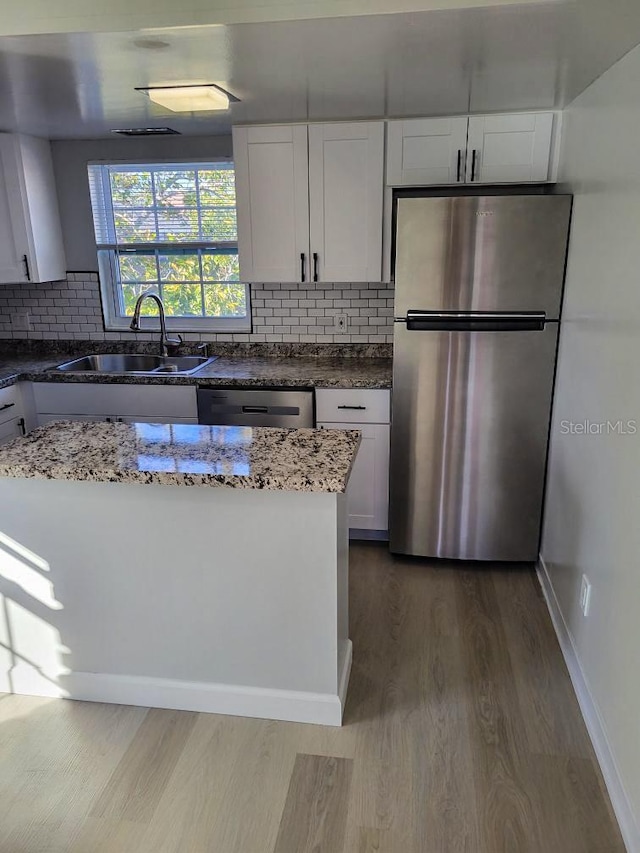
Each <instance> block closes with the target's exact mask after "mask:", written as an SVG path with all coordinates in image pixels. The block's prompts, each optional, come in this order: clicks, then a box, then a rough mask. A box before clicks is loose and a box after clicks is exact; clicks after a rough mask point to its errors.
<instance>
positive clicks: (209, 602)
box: [0, 478, 351, 725]
mask: <svg viewBox="0 0 640 853" xmlns="http://www.w3.org/2000/svg"><path fill="white" fill-rule="evenodd" d="M0 507H2V520H1V522H0V567H1V571H0V691H4V692H13V693H23V694H33V695H42V696H55V697H66V698H70V699H84V700H90V701H98V702H113V703H119V704H131V705H142V706H152V707H161V708H173V709H181V710H190V711H205V712H212V713H221V714H232V715H242V716H248V717H264V718H269V719H278V720H291V721H297V722H307V723H320V724H326V725H340V724H341V721H342V713H343V707H344V700H345V695H346V690H347V685H348V680H349V671H350V665H351V643H350V640H349V638H348V531H347V524H346V506H345V496H344V494H340V493H330V492H313V491H309V492H306V491H276V490H274V491H269V490H259V489H234V488H224V487H222V488H210V487H207V486H190V487H188V488H185V487H182V486H174V485H159V484H155V483H147V484H139V483H126V482H87V481H83V482H78V481H67V480H63V479H58V480H53V479H52V480H48V479H36V478H33V479H11V478H6V479H0Z"/></svg>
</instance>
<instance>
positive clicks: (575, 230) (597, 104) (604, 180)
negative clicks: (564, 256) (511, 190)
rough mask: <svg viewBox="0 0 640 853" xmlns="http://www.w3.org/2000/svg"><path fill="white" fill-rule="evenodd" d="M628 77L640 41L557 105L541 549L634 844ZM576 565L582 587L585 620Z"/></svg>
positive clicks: (636, 288)
mask: <svg viewBox="0 0 640 853" xmlns="http://www.w3.org/2000/svg"><path fill="white" fill-rule="evenodd" d="M639 81H640V47H638V48H636V49H635V50H633V51H632V52H631V53H629V54H628V55H627V56H626V57H625V58H623V59H622V60H620V62H618V63H617V64H616V65H614V66H613V67H612V68H611V69H609V71H607V72H606V73H605V74H604V75H603V76H602V77H600V78H599V79H598V80H597V81H596V82H595V83H594V84H593V85H591V86H590V87H589V88H588V89H587V90H586V91H585V92H583V93H582V95H580V97H579V98H577V99H576V100H575V101H574V102H573V104H571V106H570V108H569V109H568V110H567V112H566V115H565V138H564V150H563V155H562V163H561V177H562V180H563V181H564V182H566V184H567V189H569V190H570V191H572V192H574V193H575V207H574V218H573V226H572V234H571V243H570V250H569V266H568V272H567V290H566V297H565V311H564V323H563V327H562V334H561V338H560V340H561V344H560V358H559V370H558V379H557V388H556V403H555V412H554V420H553V426H552V444H551V457H550V467H549V480H548V494H547V505H546V520H545V527H544V535H543V545H542V556H543V558H544V561H545V563H546V566H547V569H548V572H549V576H550V578H551V582H552V585H553V589H554V592H555V595H556V597H557V599H558V603H559V605H560V609H561V610H562V615H563V617H564V620H565V622H566V623H567V627H568V629H569V632H570V634H571V636H572V639H573V644H574V647H575V650H576V653H577V658H578V660H579V663H580V665H581V667H582V671H583V674H584V679H585V682H586V686H587V688H588V689H589V690H590V693H591V696H592V698H593V702H594V704H595V706H596V710H597V713H598V714H599V716H600V723H601V726H602V729H603V730H604V735H605V737H606V740H607V741H608V745H609V747H610V750H611V756H612V759H613V761H612V762H611V765H610V767H609V768H608V770H609V775H610V779H611V778H614V779H615V776H616V766H617V775H618V781H619V782H620V783H621V787H622V788H623V789H624V791H626V798H627V804H626V805H627V807H628V808H627V809H626V810H625V802H624V801H625V796H624V793H623V791H620V790H618V792H617V794H619V795H620V797H619V799H618V802H617V803H616V805H617V807H618V816H619V818H621V823H623V824H625V823H626V826H625V825H623V831H625V830H626V837H627V843H628V844H629V845H630V849H633V850H635V849H639V850H640V832H639V830H638V824H639V823H640V820H639V817H640V85H639ZM633 419H637V421H638V428H639V431H638V433H637V434H636V435H616V434H609V435H607V434H592V435H576V434H563V433H564V429H566V426H564V422H566V421H574V422H583V421H585V420H588V421H591V422H592V423H594V424H598V423H601V422H606V421H608V420H609V421H618V420H622V421H627V420H633ZM563 426H564V429H563ZM583 573H585V574H586V575H587V576H588V578H589V580H590V581H591V583H592V597H591V608H590V612H589V615H588V617H587V618H586V619H585V618H584V617H583V616H582V613H581V612H580V609H579V591H580V583H581V576H582V574H583ZM596 720H597V716H596ZM606 774H607V768H605V775H606ZM610 790H611V787H610ZM615 800H616V792H615V791H614V801H615Z"/></svg>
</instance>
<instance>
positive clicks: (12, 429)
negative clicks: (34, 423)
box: [0, 418, 24, 444]
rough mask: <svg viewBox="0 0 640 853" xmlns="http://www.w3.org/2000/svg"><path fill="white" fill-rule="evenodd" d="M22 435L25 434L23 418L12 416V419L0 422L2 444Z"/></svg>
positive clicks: (0, 442)
mask: <svg viewBox="0 0 640 853" xmlns="http://www.w3.org/2000/svg"><path fill="white" fill-rule="evenodd" d="M21 435H24V420H23V418H11V420H10V421H5V422H4V423H2V424H0V444H5V443H6V442H7V441H11V439H13V438H18V437H19V436H21Z"/></svg>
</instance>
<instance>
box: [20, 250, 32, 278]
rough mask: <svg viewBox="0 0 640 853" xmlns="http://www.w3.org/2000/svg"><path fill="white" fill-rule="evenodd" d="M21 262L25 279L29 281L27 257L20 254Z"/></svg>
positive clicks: (29, 272)
mask: <svg viewBox="0 0 640 853" xmlns="http://www.w3.org/2000/svg"><path fill="white" fill-rule="evenodd" d="M22 263H23V264H24V274H25V275H26V277H27V281H31V270H30V269H29V258H28V257H27V256H26V255H23V256H22Z"/></svg>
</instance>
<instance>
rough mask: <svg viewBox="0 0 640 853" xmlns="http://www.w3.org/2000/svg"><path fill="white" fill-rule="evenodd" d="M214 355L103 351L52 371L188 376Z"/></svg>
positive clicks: (213, 357) (209, 362) (68, 362)
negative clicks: (141, 353)
mask: <svg viewBox="0 0 640 853" xmlns="http://www.w3.org/2000/svg"><path fill="white" fill-rule="evenodd" d="M216 358H217V356H211V357H210V358H205V357H203V356H199V355H177V356H171V355H138V354H133V355H130V354H124V353H107V354H104V355H85V356H82V358H76V359H74V360H73V361H67V362H65V363H64V364H59V365H58V367H56V368H54V369H55V370H61V371H63V372H64V373H135V374H138V375H140V374H144V375H153V376H162V375H164V374H168V375H171V376H189V375H191V374H192V373H195V372H196V371H197V370H201V369H202V368H203V367H205V366H206V365H207V364H211V363H212V362H213V361H215V360H216Z"/></svg>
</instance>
